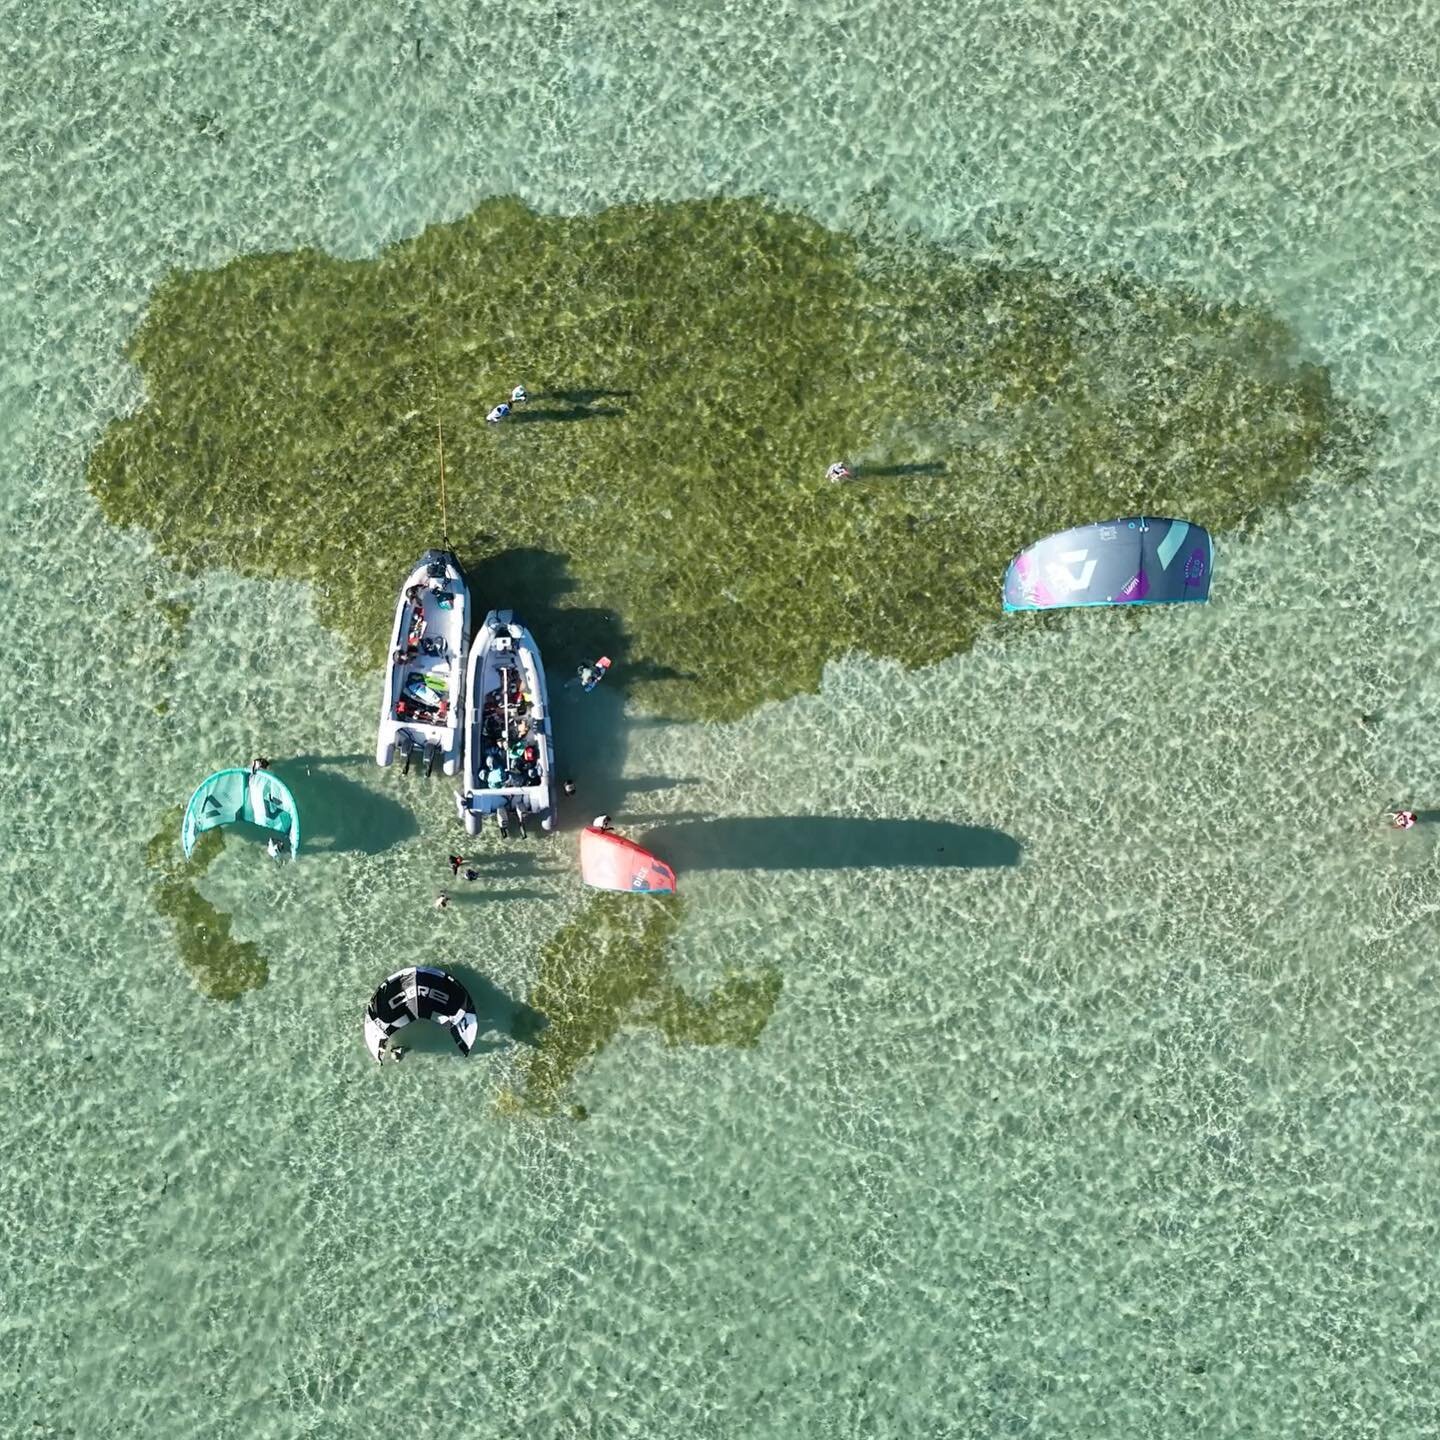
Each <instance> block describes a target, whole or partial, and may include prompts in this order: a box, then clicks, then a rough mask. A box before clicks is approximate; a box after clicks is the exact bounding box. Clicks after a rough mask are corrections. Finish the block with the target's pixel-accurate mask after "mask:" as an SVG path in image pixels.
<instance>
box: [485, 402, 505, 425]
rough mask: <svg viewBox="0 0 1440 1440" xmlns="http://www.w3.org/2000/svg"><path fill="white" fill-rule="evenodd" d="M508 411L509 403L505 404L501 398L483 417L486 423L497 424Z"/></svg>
mask: <svg viewBox="0 0 1440 1440" xmlns="http://www.w3.org/2000/svg"><path fill="white" fill-rule="evenodd" d="M509 413H510V407H509V405H507V404H506V403H505V401H503V400H502V401H501V402H500V403H499V404H498V405H497V406H496V407H495V408H494V409H493V410H492V411H491V412H490V413H489V414H488V415H487V416H486V417H485V420H486V422H487V423H488V424H490V425H498V424H499V423H500V422H501V421H502V420H503V419H504V418H505V417H506V416H507V415H508V414H509Z"/></svg>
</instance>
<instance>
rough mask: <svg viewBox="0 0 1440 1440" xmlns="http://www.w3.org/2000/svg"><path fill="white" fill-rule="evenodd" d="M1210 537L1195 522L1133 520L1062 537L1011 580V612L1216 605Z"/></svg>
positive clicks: (1030, 556) (1036, 552)
mask: <svg viewBox="0 0 1440 1440" xmlns="http://www.w3.org/2000/svg"><path fill="white" fill-rule="evenodd" d="M1212 561H1213V550H1212V547H1211V544H1210V536H1209V535H1208V534H1207V533H1206V532H1205V531H1204V530H1202V529H1201V528H1200V526H1198V525H1192V524H1190V522H1189V521H1188V520H1161V519H1156V518H1155V517H1154V516H1150V515H1129V516H1126V517H1125V519H1123V520H1107V521H1105V522H1104V523H1103V524H1099V525H1081V526H1079V527H1077V528H1076V529H1074V530H1065V531H1062V532H1061V533H1060V534H1059V535H1051V536H1049V537H1048V538H1046V539H1044V540H1041V541H1039V542H1037V543H1036V544H1034V545H1032V546H1030V548H1029V549H1028V550H1022V551H1021V552H1020V553H1019V554H1018V555H1017V556H1016V557H1015V558H1014V559H1013V560H1012V561H1011V562H1010V568H1009V569H1008V570H1007V571H1006V572H1005V609H1006V610H1007V611H1012V610H1060V609H1064V608H1066V607H1067V606H1072V605H1173V604H1178V603H1182V602H1184V601H1190V600H1208V599H1209V598H1210V572H1211V569H1212V568H1213V565H1212Z"/></svg>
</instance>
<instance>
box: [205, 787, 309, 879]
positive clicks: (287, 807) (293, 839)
mask: <svg viewBox="0 0 1440 1440" xmlns="http://www.w3.org/2000/svg"><path fill="white" fill-rule="evenodd" d="M242 820H248V821H250V823H251V824H253V825H259V826H262V827H263V828H264V829H266V830H274V831H275V832H276V834H278V835H283V836H285V838H286V839H287V840H288V841H289V842H290V845H289V849H290V858H291V859H292V860H293V859H294V858H295V856H296V855H297V854H298V853H299V851H300V812H299V810H297V809H296V808H295V797H294V796H293V795H292V794H291V793H290V791H289V790H288V789H287V788H286V786H285V784H284V782H283V781H280V780H277V779H276V778H275V777H274V776H273V775H272V774H271V773H270V772H269V771H268V770H256V771H255V772H254V773H253V774H252V773H251V772H250V771H249V770H241V769H238V768H237V769H233V770H217V771H216V772H215V773H214V774H213V775H212V776H211V777H210V778H209V779H208V780H206V781H204V782H203V783H202V784H201V785H200V787H199V788H198V789H197V790H196V791H195V793H194V794H193V795H192V796H191V797H190V803H189V804H188V805H187V806H186V807H185V820H184V822H183V823H182V825H181V826H180V844H181V845H182V846H183V847H184V850H185V858H186V859H187V860H188V859H189V858H190V852H191V851H192V850H194V848H195V841H196V840H197V839H198V838H199V837H200V836H201V835H202V834H203V833H204V832H205V831H206V830H213V829H214V828H215V827H216V826H217V825H236V824H238V823H239V822H240V821H242Z"/></svg>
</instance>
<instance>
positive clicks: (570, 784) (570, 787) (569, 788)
mask: <svg viewBox="0 0 1440 1440" xmlns="http://www.w3.org/2000/svg"><path fill="white" fill-rule="evenodd" d="M560 788H561V789H562V790H563V791H564V792H565V793H566V794H567V795H573V794H574V793H575V782H574V781H573V780H567V781H566V782H565V783H564V784H563V785H562V786H561V787H560Z"/></svg>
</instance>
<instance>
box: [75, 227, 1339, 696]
mask: <svg viewBox="0 0 1440 1440" xmlns="http://www.w3.org/2000/svg"><path fill="white" fill-rule="evenodd" d="M128 353H129V355H130V357H131V358H132V359H133V360H134V361H135V362H136V364H138V365H139V366H140V368H141V370H142V371H143V374H144V379H145V384H146V391H147V398H146V400H145V403H144V404H143V406H142V407H141V408H140V409H139V411H137V412H136V413H135V414H134V415H132V416H130V417H129V418H127V419H124V420H121V421H119V422H117V423H115V424H114V425H112V426H111V428H110V430H109V431H108V433H107V434H106V436H105V437H104V439H103V441H102V443H101V445H100V446H99V448H98V450H97V451H96V453H95V454H94V456H93V457H92V460H91V464H90V472H89V474H90V483H91V486H92V488H93V490H94V493H95V494H96V496H97V497H98V499H99V502H100V504H101V506H102V507H103V509H104V512H105V514H106V515H107V516H108V517H109V518H110V519H111V520H113V521H115V522H117V523H119V524H124V525H137V526H143V527H144V528H145V529H146V530H148V531H149V532H150V534H151V535H152V536H153V537H154V539H155V541H156V543H157V544H158V545H159V546H160V547H161V548H162V549H163V550H164V551H165V552H166V553H167V554H168V555H169V556H170V557H171V558H172V559H173V560H174V561H175V562H176V563H178V564H179V565H181V566H182V567H186V568H203V567H206V566H213V565H226V566H230V567H233V568H235V569H237V570H239V571H241V572H244V573H247V574H252V575H259V576H289V577H295V578H299V579H304V580H307V581H310V582H311V583H312V584H313V585H314V586H315V588H316V592H317V595H318V597H319V605H320V607H321V613H322V615H323V617H324V618H325V620H326V621H327V623H329V624H330V625H331V626H333V627H334V628H335V629H336V630H338V631H340V632H342V633H343V634H344V635H345V636H346V637H347V638H348V639H349V641H350V642H351V643H352V644H353V646H354V648H355V650H356V653H357V657H358V658H359V659H361V660H362V661H363V662H364V663H366V664H370V663H375V662H378V660H379V658H380V652H381V650H382V648H383V646H384V643H385V638H386V635H387V627H388V621H389V612H390V607H391V605H392V604H393V601H394V588H395V585H396V583H397V581H398V578H399V577H400V576H401V575H403V574H404V573H405V570H406V568H407V567H408V566H409V565H410V564H412V563H413V561H414V559H415V557H416V555H417V554H418V553H419V552H420V551H421V550H423V549H424V548H425V547H426V546H428V545H431V544H433V543H435V542H436V541H437V540H438V539H439V532H440V522H439V514H438V506H437V501H436V491H437V486H436V483H435V476H436V471H437V465H436V443H435V420H436V417H437V416H438V417H439V418H440V419H442V420H443V422H444V425H445V430H446V448H447V460H448V465H447V471H448V478H449V500H450V523H449V528H450V534H451V539H452V540H453V541H454V543H455V544H456V545H457V547H458V548H459V549H460V551H461V553H462V556H463V558H464V560H465V562H466V563H467V565H470V566H472V567H480V566H483V563H484V562H485V561H486V560H487V558H489V557H492V556H496V555H499V554H501V553H503V552H507V551H515V550H521V549H527V548H531V549H542V550H545V551H548V552H551V553H553V554H557V555H560V556H563V557H564V560H565V562H566V565H567V567H568V571H569V573H570V575H571V576H573V579H574V589H573V591H572V592H571V593H570V594H569V595H568V596H567V597H566V599H565V601H564V602H563V603H564V604H566V605H570V606H573V607H575V608H577V609H579V608H586V609H589V610H592V611H595V610H598V611H603V612H607V613H612V614H615V615H617V616H619V617H620V619H621V621H622V623H623V625H624V627H625V630H626V648H625V651H624V653H623V657H622V658H623V660H624V661H625V662H626V663H625V664H622V666H621V667H620V669H619V670H617V678H620V679H621V680H622V683H625V677H628V682H629V683H631V684H633V685H634V687H635V688H636V690H637V691H638V692H639V694H640V698H641V699H642V700H643V701H644V703H646V704H647V705H648V706H650V707H651V708H653V709H658V710H661V711H664V712H666V713H669V714H672V715H678V716H700V717H722V716H734V715H738V714H740V713H742V712H743V711H745V710H747V709H748V708H750V707H751V706H753V705H755V704H756V703H757V702H759V701H762V700H766V699H776V698H781V697H784V696H787V695H791V694H794V693H796V692H798V691H803V690H807V689H812V688H814V687H815V686H816V684H817V683H818V679H819V675H820V670H821V667H822V666H823V664H824V663H825V661H826V660H827V659H830V658H832V657H835V656H838V655H841V654H843V653H845V652H847V651H851V650H860V651H863V652H866V653H869V654H872V655H880V656H893V657H895V658H897V659H899V660H901V661H903V662H905V663H906V664H920V663H924V662H928V661H933V660H935V659H938V658H940V657H942V656H944V655H947V654H951V653H954V652H956V651H959V650H963V649H964V648H965V647H966V646H968V645H969V644H970V643H971V641H972V640H973V639H974V637H975V635H976V633H977V631H978V629H979V628H980V627H981V626H982V625H983V624H986V623H988V622H989V621H991V620H993V619H994V618H995V616H996V615H997V613H998V608H999V601H998V595H999V586H1000V580H1001V576H1002V573H1003V571H1004V567H1005V564H1006V562H1007V561H1008V560H1009V558H1010V556H1011V555H1012V554H1013V553H1014V552H1015V551H1016V550H1017V549H1019V548H1020V547H1021V546H1022V545H1024V544H1026V543H1028V542H1030V541H1032V540H1034V539H1036V538H1038V537H1039V536H1041V535H1043V534H1045V533H1047V532H1049V531H1052V530H1056V529H1060V528H1063V527H1065V526H1068V525H1070V524H1074V523H1078V522H1082V521H1085V520H1093V519H1106V518H1111V517H1114V516H1117V515H1124V514H1129V513H1134V512H1146V513H1151V514H1178V515H1182V516H1184V517H1185V518H1187V519H1190V520H1192V521H1196V522H1198V523H1200V524H1203V525H1205V526H1207V527H1209V528H1210V529H1211V530H1212V531H1215V532H1222V533H1223V532H1225V531H1227V530H1232V529H1234V528H1235V527H1237V526H1240V525H1242V524H1243V523H1244V522H1246V521H1247V519H1248V518H1249V517H1250V516H1251V515H1252V514H1253V513H1254V512H1256V511H1257V510H1259V509H1260V508H1262V507H1266V506H1273V505H1276V504H1280V503H1282V502H1284V501H1286V500H1287V499H1289V498H1291V497H1293V496H1294V495H1296V494H1297V493H1298V491H1299V490H1300V488H1301V487H1302V485H1303V483H1304V482H1305V479H1306V477H1307V476H1308V475H1309V474H1311V473H1312V472H1313V471H1314V470H1315V469H1316V468H1317V467H1319V466H1322V465H1324V464H1327V463H1333V462H1334V461H1335V460H1336V457H1341V458H1344V457H1352V456H1353V455H1354V454H1355V453H1356V443H1357V440H1358V428H1359V427H1358V426H1357V425H1356V424H1355V421H1354V418H1353V417H1352V416H1351V414H1350V413H1349V411H1348V410H1347V409H1346V407H1344V406H1343V405H1342V404H1341V403H1340V402H1339V401H1338V400H1337V398H1336V397H1335V396H1334V394H1333V393H1332V390H1331V386H1330V382H1329V379H1328V376H1327V373H1326V371H1325V370H1324V369H1323V368H1321V367H1319V366H1316V365H1311V364H1305V363H1301V362H1300V361H1299V360H1298V359H1297V358H1296V354H1295V345H1294V339H1293V337H1292V335H1291V334H1290V332H1289V331H1288V330H1287V328H1286V327H1285V326H1284V325H1283V324H1282V323H1281V322H1280V321H1278V320H1277V319H1276V318H1275V317H1273V316H1271V315H1268V314H1266V313H1264V312H1262V311H1258V310H1255V309H1247V308H1245V307H1242V306H1238V305H1229V304H1212V303H1206V302H1203V301H1201V300H1199V299H1198V298H1196V297H1194V296H1193V295H1190V294H1188V293H1186V292H1181V291H1178V290H1173V289H1166V288H1164V287H1160V286H1157V285H1153V284H1149V283H1145V282H1142V281H1140V280H1137V279H1135V278H1133V277H1129V276H1100V277H1089V278H1083V279H1082V278H1077V277H1074V276H1071V275H1066V274H1063V273H1059V272H1055V271H1053V270H1050V269H1047V268H1045V267H1042V266H1038V265H1006V264H1002V263H997V262H993V261H990V260H984V261H981V260H975V259H971V258H967V257H965V256H963V255H958V254H955V253H953V252H950V251H946V250H942V249H940V248H937V247H934V246H930V245H928V244H926V243H923V242H920V241H918V240H915V239H913V238H908V239H906V238H904V237H898V238H897V237H888V238H887V237H879V238H877V237H876V235H875V234H874V233H872V232H868V231H867V233H866V234H864V235H861V236H851V235H846V234H843V233H837V232H834V231H830V230H826V229H824V228H823V227H821V226H820V225H817V224H815V223H814V222H813V221H811V220H808V219H805V218H803V217H800V216H796V215H791V214H784V213H781V212H778V211H776V210H774V209H772V208H770V207H769V206H768V205H766V204H765V203H763V202H761V201H758V200H706V201H692V202H687V203H683V204H674V205H630V206H621V207H617V208H614V209H610V210H606V211H603V212H601V213H600V214H597V215H587V216H583V217H577V218H556V217H552V216H542V215H536V214H533V213H531V212H530V211H529V210H527V209H526V208H525V207H524V206H523V205H521V204H519V203H518V202H516V201H512V200H493V201H488V202H486V203H485V204H483V205H481V206H480V208H479V209H477V210H476V211H475V212H474V213H473V214H471V215H470V216H468V217H466V218H465V219H462V220H459V221H456V222H454V223H452V224H446V225H436V226H432V227H431V228H430V229H428V230H426V231H425V232H424V233H423V234H422V235H420V236H418V237H416V238H415V239H413V240H410V241H406V242H404V243H402V244H398V245H395V246H392V247H391V248H390V249H388V250H386V251H385V252H384V253H383V254H382V255H381V256H379V257H378V258H377V259H375V260H370V261H343V260H334V259H330V258H328V257H326V256H324V255H321V254H319V253H317V252H315V251H310V250H307V251H299V252H296V253H293V254H277V255H258V256H250V257H246V258H242V259H238V260H236V261H234V262H232V263H231V264H229V265H227V266H225V267H224V268H223V269H221V270H218V271H214V272H206V273H177V274H175V275H173V276H172V277H171V278H170V279H169V280H168V281H167V282H166V283H165V284H164V285H162V286H161V288H160V289H159V291H158V292H157V293H156V295H155V296H154V299H153V301H152V303H151V306H150V309H149V311H148V313H147V315H146V317H145V320H144V322H143V323H142V325H141V326H140V328H139V330H138V331H137V332H136V334H135V336H134V337H133V339H132V341H131V343H130V346H129V352H128ZM517 383H523V384H524V385H525V386H526V387H527V388H528V390H529V392H530V396H531V400H530V403H529V405H528V407H526V408H523V409H519V410H517V412H516V413H515V415H513V416H512V417H511V419H509V420H507V421H506V422H505V423H503V424H500V425H486V424H485V423H484V416H485V413H486V411H487V410H488V409H489V408H490V407H491V406H492V405H493V404H495V403H496V402H497V401H499V400H501V399H503V398H505V397H506V396H507V395H508V394H509V391H510V389H511V387H512V386H513V385H515V384H517ZM840 458H845V459H848V460H849V461H850V462H851V463H852V465H854V466H855V467H856V469H857V476H856V478H855V479H854V480H853V481H850V482H842V483H838V484H837V483H831V482H828V481H826V480H825V478H824V473H825V469H826V467H827V465H828V464H829V463H830V462H831V461H832V460H835V459H840ZM504 598H505V597H504V596H500V595H493V596H492V595H486V596H482V597H480V603H481V604H482V605H490V604H501V603H504ZM556 660H557V661H559V662H562V663H567V664H568V663H573V657H570V656H557V657H556Z"/></svg>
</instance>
